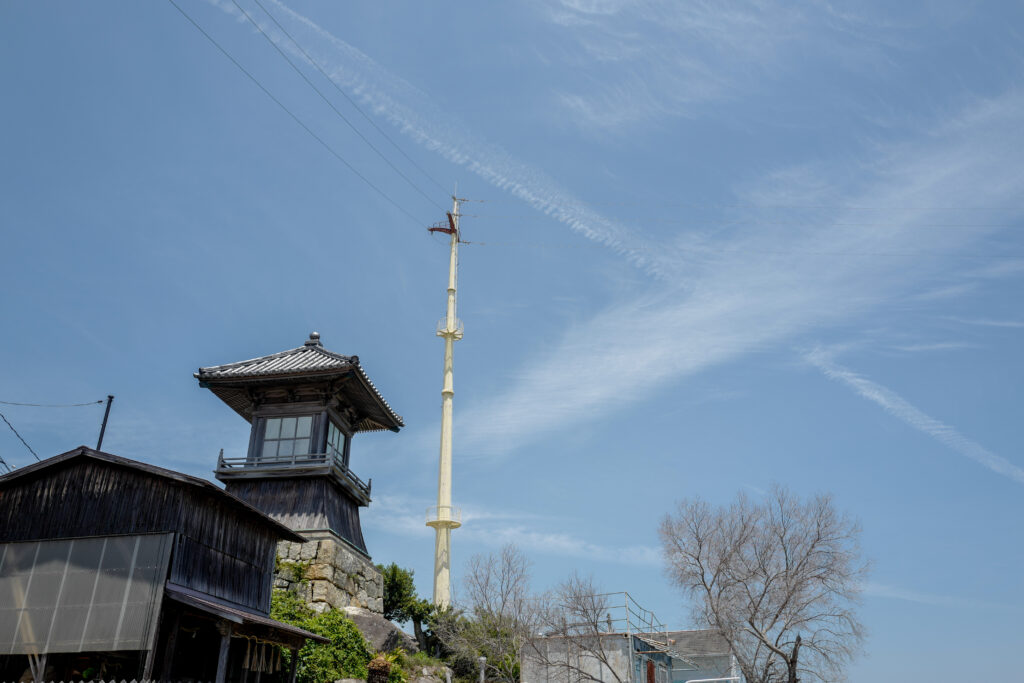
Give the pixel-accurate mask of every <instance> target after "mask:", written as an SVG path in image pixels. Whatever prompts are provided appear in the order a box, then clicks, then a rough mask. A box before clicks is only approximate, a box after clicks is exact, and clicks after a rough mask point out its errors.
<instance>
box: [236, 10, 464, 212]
mask: <svg viewBox="0 0 1024 683" xmlns="http://www.w3.org/2000/svg"><path fill="white" fill-rule="evenodd" d="M253 2H255V3H256V4H257V5H258V6H259V8H260V9H261V10H263V12H264V14H266V15H267V16H268V17H270V20H271V21H272V22H274V25H275V26H277V28H278V29H280V31H281V33H283V34H285V35H286V36H288V40H290V41H292V44H294V45H295V47H297V48H298V49H299V52H301V53H302V54H303V56H305V58H306V59H307V60H309V63H310V64H312V65H313V66H314V67H316V70H317V71H319V72H320V73H321V75H323V77H324V78H326V79H327V81H328V82H329V83H330V84H331V85H332V86H334V89H335V90H337V91H338V92H339V93H340V94H341V96H342V97H344V98H345V99H346V100H348V102H349V104H351V105H352V106H353V107H354V108H355V110H356V111H357V112H359V113H360V114H361V115H362V117H363V118H364V119H366V121H367V123H369V124H370V125H371V126H373V127H374V129H375V130H376V131H377V132H378V133H380V134H381V135H382V136H383V137H384V139H385V140H387V141H388V142H390V143H391V146H392V147H394V148H395V150H397V151H398V153H399V154H401V155H402V156H403V157H405V160H406V161H408V162H409V163H410V164H412V165H413V166H414V167H415V168H416V170H418V171H419V172H420V173H422V174H423V175H424V176H425V177H426V178H427V179H428V180H429V181H430V182H432V183H434V185H436V186H437V188H438V189H440V190H441V192H444V193H445V194H447V193H448V190H446V189H445V187H444V185H442V184H441V183H440V182H439V181H438V180H437V179H436V178H434V176H432V175H430V173H428V172H427V171H426V169H424V168H423V167H422V166H420V165H419V164H417V163H416V162H415V161H413V159H412V157H410V156H409V155H408V154H406V153H405V151H404V150H403V149H402V148H401V147H400V146H399V145H398V143H397V142H395V141H394V140H393V139H391V136H390V135H388V134H387V133H386V132H384V130H383V129H382V128H381V127H380V126H378V125H377V123H376V122H375V121H374V120H373V118H371V117H370V115H369V114H367V113H366V112H365V111H364V110H363V108H362V107H360V106H359V105H358V104H357V103H356V101H355V100H354V99H352V98H351V97H349V94H348V93H347V92H345V91H344V90H342V89H341V87H340V86H339V85H338V84H337V83H335V82H334V79H333V78H331V76H330V74H328V73H327V72H326V71H324V69H323V67H321V66H320V64H319V62H317V61H316V60H315V59H313V57H312V56H311V55H310V54H309V53H308V52H306V50H305V49H304V48H303V47H302V45H300V44H299V41H297V40H295V38H294V37H293V36H292V34H290V33H288V31H287V30H286V29H285V27H284V26H282V25H281V22H279V21H278V20H277V19H276V18H275V17H274V15H273V14H271V13H270V10H268V9H267V8H266V7H265V6H264V5H263V3H261V2H260V0H253ZM257 28H259V27H258V26H257ZM264 35H265V34H264Z"/></svg>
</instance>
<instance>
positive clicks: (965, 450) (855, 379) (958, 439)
mask: <svg viewBox="0 0 1024 683" xmlns="http://www.w3.org/2000/svg"><path fill="white" fill-rule="evenodd" d="M807 361H808V362H809V363H810V364H811V365H813V366H814V367H816V368H818V369H819V370H821V371H822V372H823V373H825V376H826V377H828V378H829V379H833V380H836V381H837V382H840V383H842V384H845V385H846V386H848V387H850V388H851V389H853V390H854V391H855V392H857V393H858V394H860V395H861V396H862V397H864V398H866V399H868V400H869V401H873V402H874V403H877V404H878V405H880V406H881V407H882V408H883V409H884V410H885V411H886V412H887V413H889V414H890V415H892V416H893V417H896V418H898V419H900V420H902V421H903V422H906V423H907V424H908V425H910V426H911V427H913V428H914V429H916V430H918V431H920V432H924V433H925V434H927V435H928V436H930V437H932V438H933V439H935V440H936V441H938V442H939V443H941V444H943V445H944V446H946V447H948V448H950V449H952V450H954V451H956V452H957V453H959V454H960V455H963V456H965V457H967V458H970V459H971V460H973V461H975V462H977V463H979V464H981V465H984V466H985V467H987V468H989V469H990V470H992V471H993V472H995V473H996V474H1001V475H1003V476H1004V477H1009V478H1010V479H1013V480H1014V481H1016V482H1017V483H1019V484H1024V469H1021V468H1020V467H1017V466H1016V465H1014V464H1013V463H1012V462H1010V461H1009V460H1007V459H1006V458H1004V457H1002V456H999V455H996V454H995V453H993V452H991V451H989V450H988V449H986V448H985V447H984V446H981V445H980V444H977V443H975V442H974V441H971V440H970V439H968V438H967V437H966V436H964V435H963V434H961V433H960V432H958V431H957V430H956V429H954V428H953V427H950V426H949V425H947V424H944V423H942V422H939V421H938V420H936V419H935V418H933V417H930V416H928V415H925V414H924V413H923V412H921V411H920V410H918V409H917V408H915V407H914V406H912V405H911V404H910V403H908V402H907V401H906V400H905V399H904V398H902V397H901V396H899V395H898V394H896V393H895V392H893V391H891V390H890V389H887V388H885V387H883V386H882V385H880V384H877V383H875V382H872V381H871V380H869V379H865V378H864V377H861V376H860V375H858V374H856V373H855V372H853V371H851V370H848V369H847V368H844V367H842V366H841V365H837V364H836V363H834V362H832V359H831V358H830V357H829V354H828V352H826V351H823V350H821V349H816V350H814V351H812V352H810V353H809V354H807Z"/></svg>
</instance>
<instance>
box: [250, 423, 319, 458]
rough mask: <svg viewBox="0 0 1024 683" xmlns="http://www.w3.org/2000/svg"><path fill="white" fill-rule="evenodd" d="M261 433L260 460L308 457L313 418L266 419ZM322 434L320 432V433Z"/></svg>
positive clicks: (310, 451)
mask: <svg viewBox="0 0 1024 683" xmlns="http://www.w3.org/2000/svg"><path fill="white" fill-rule="evenodd" d="M265 422H266V424H265V426H264V431H263V448H262V452H261V453H260V458H261V459H265V460H271V459H280V458H290V457H292V456H293V455H308V454H310V453H312V452H313V451H312V450H311V449H310V445H311V444H312V440H311V437H312V434H313V416H312V415H297V416H294V417H268V418H266V420H265ZM321 433H322V432H321Z"/></svg>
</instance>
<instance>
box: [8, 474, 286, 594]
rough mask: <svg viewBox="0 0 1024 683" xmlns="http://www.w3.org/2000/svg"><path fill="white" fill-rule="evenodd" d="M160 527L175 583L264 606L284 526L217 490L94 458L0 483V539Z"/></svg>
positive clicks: (132, 531) (157, 529) (145, 530)
mask: <svg viewBox="0 0 1024 683" xmlns="http://www.w3.org/2000/svg"><path fill="white" fill-rule="evenodd" d="M60 457H61V456H58V458H60ZM107 457H108V458H110V457H111V456H107ZM114 457H116V456H114ZM54 460H55V461H56V460H57V459H56V458H55V459H54ZM128 462H131V461H128ZM9 476H10V475H9ZM3 479H8V477H5V478H3ZM165 532H174V533H176V534H177V540H176V544H175V548H174V551H173V557H172V560H171V569H170V574H171V576H170V579H171V580H172V581H173V582H175V583H178V584H180V585H183V586H187V587H189V588H193V589H195V590H198V591H201V592H203V593H207V594H209V595H213V596H215V597H218V598H221V599H224V600H229V601H231V602H234V603H237V604H240V605H244V606H246V607H249V608H252V609H255V610H259V611H261V612H264V613H266V612H267V611H269V609H270V590H271V584H272V578H271V577H272V574H273V569H274V554H275V549H276V546H277V542H278V540H280V539H281V538H282V537H283V536H282V533H281V530H280V529H279V528H278V527H277V525H275V524H273V522H271V521H270V520H268V519H266V518H264V517H262V516H261V515H259V514H258V513H256V512H254V511H251V510H248V509H245V508H244V507H243V506H242V504H240V503H239V502H238V501H233V500H232V499H231V498H230V497H229V496H227V495H224V494H223V493H222V492H220V491H215V490H207V489H206V488H204V487H202V486H199V485H196V484H192V483H189V482H187V481H180V480H175V479H172V478H169V477H165V476H159V475H155V474H152V473H150V472H147V471H144V470H143V469H140V468H138V467H134V466H131V465H129V466H124V465H120V464H116V463H114V462H108V461H104V460H98V459H95V458H91V457H73V458H70V459H66V460H64V461H60V462H55V463H54V464H53V465H52V466H46V467H43V468H40V469H39V470H38V471H36V472H32V473H31V474H28V475H26V476H22V477H18V478H17V479H12V480H11V481H3V480H0V543H10V542H17V541H29V540H42V539H56V538H76V537H82V536H111V535H121V534H145V533H165Z"/></svg>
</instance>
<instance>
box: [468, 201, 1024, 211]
mask: <svg viewBox="0 0 1024 683" xmlns="http://www.w3.org/2000/svg"><path fill="white" fill-rule="evenodd" d="M468 201H474V202H478V203H480V204H522V203H523V202H524V200H522V199H515V198H500V199H473V200H468ZM578 203H579V204H586V205H590V206H626V207H638V206H667V207H684V208H692V209H807V210H812V209H815V210H817V209H837V210H842V211H1013V212H1017V213H1020V212H1024V206H898V205H887V206H864V205H850V204H754V203H747V204H744V203H740V202H734V203H721V204H715V203H702V202H655V201H648V200H644V201H605V202H600V201H597V202H594V201H583V200H579V201H578Z"/></svg>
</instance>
